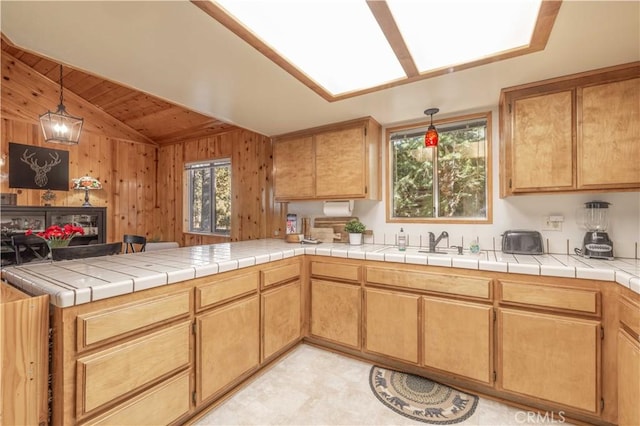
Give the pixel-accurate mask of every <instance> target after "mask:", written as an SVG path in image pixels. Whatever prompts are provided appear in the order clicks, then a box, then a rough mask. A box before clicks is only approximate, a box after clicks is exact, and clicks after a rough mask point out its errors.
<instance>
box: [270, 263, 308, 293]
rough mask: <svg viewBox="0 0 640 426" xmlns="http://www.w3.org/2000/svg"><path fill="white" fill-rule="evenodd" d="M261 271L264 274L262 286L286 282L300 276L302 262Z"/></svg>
mask: <svg viewBox="0 0 640 426" xmlns="http://www.w3.org/2000/svg"><path fill="white" fill-rule="evenodd" d="M260 273H261V274H262V288H265V287H269V286H272V285H275V284H279V283H284V282H287V281H291V280H293V279H295V278H298V277H299V276H300V262H296V263H291V264H288V265H282V266H276V267H275V268H269V269H265V270H264V271H260Z"/></svg>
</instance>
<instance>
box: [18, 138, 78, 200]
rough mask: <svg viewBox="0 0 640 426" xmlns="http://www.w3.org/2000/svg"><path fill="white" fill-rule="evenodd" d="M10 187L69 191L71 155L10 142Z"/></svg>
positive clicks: (56, 150) (60, 151)
mask: <svg viewBox="0 0 640 426" xmlns="http://www.w3.org/2000/svg"><path fill="white" fill-rule="evenodd" d="M9 187H10V188H27V189H53V190H58V191H68V190H69V152H68V151H63V150H59V149H49V148H41V147H37V146H32V145H23V144H19V143H13V142H9Z"/></svg>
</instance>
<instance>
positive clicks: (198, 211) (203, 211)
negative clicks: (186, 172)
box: [190, 168, 211, 232]
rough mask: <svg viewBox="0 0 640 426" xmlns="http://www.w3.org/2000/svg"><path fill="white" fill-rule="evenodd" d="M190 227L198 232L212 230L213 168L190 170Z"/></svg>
mask: <svg viewBox="0 0 640 426" xmlns="http://www.w3.org/2000/svg"><path fill="white" fill-rule="evenodd" d="M190 175H191V176H190V183H191V197H190V199H191V217H190V225H191V226H190V228H191V230H192V231H197V232H210V231H211V169H209V168H206V169H205V168H203V169H196V170H191V171H190Z"/></svg>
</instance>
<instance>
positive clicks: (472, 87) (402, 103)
mask: <svg viewBox="0 0 640 426" xmlns="http://www.w3.org/2000/svg"><path fill="white" fill-rule="evenodd" d="M194 3H195V2H194ZM463 3H464V2H462V4H463ZM0 18H1V25H2V26H1V29H2V33H3V34H4V35H5V36H6V37H7V38H8V40H10V42H11V43H12V44H13V46H8V45H3V51H6V52H7V53H10V54H11V55H14V56H15V57H16V58H18V59H19V60H21V61H24V62H25V63H27V64H28V65H29V66H31V67H33V68H34V69H36V70H37V71H38V72H42V73H43V74H44V75H46V76H47V77H48V78H49V79H51V80H52V81H58V77H57V69H56V67H55V63H62V64H64V65H65V73H66V75H65V87H67V88H68V89H69V90H71V91H73V92H74V93H76V94H78V95H79V96H81V97H83V98H85V99H87V100H89V101H91V102H92V103H94V104H95V105H97V106H98V107H100V108H101V109H103V110H104V111H106V112H108V113H109V114H110V115H112V116H113V117H115V118H117V119H118V120H121V121H123V122H124V123H126V124H128V125H129V126H130V127H131V128H133V129H136V130H138V131H139V132H140V133H142V134H144V135H145V136H147V137H148V138H150V139H152V140H153V141H155V142H157V143H170V142H173V141H176V140H178V139H184V138H186V137H192V136H193V135H197V134H198V132H199V131H200V132H202V131H204V132H209V131H211V132H215V131H227V130H229V129H231V128H233V126H240V127H243V128H246V129H249V130H253V131H256V132H258V133H261V134H264V135H267V136H274V135H278V134H282V133H286V132H291V131H295V130H300V129H305V128H310V127H316V126H321V125H324V124H327V123H332V122H337V121H345V120H350V119H353V118H357V117H363V116H373V117H374V118H375V119H376V120H378V121H379V122H380V123H381V124H383V125H384V126H388V125H396V124H400V123H406V122H411V121H417V120H424V119H425V116H424V115H423V111H424V110H425V109H426V108H430V107H438V108H440V113H439V116H440V117H443V118H444V117H448V116H453V115H459V114H463V113H468V112H475V111H481V110H486V109H494V108H496V106H497V104H498V98H499V94H500V89H501V88H503V87H509V86H514V85H519V84H524V83H529V82H533V81H540V80H544V79H548V78H553V77H557V76H562V75H567V74H572V73H576V72H581V71H587V70H592V69H597V68H602V67H606V66H611V65H617V64H622V63H628V62H633V61H638V60H640V2H638V1H572V0H565V1H564V2H562V4H561V6H560V10H559V12H558V14H557V17H556V19H555V23H554V25H553V29H552V31H551V34H550V36H549V40H548V42H547V45H546V46H545V48H544V50H542V51H538V52H535V53H531V54H527V55H523V56H518V57H513V58H507V59H504V60H501V61H498V62H489V63H485V64H481V65H479V66H476V67H474V68H467V69H461V70H457V71H452V70H449V71H452V72H449V71H447V72H446V73H442V74H440V75H435V76H433V77H431V78H426V79H420V80H418V81H414V82H410V83H407V84H403V85H401V86H394V87H388V88H384V89H383V90H378V91H375V92H370V93H365V94H362V95H359V96H353V97H350V98H348V99H343V100H339V101H335V102H328V101H327V100H326V99H324V98H323V97H322V96H320V95H318V93H316V92H315V91H314V90H312V89H310V88H309V87H308V86H306V85H305V84H302V83H301V82H300V80H298V79H297V78H295V77H294V76H292V75H291V74H290V73H288V72H286V71H285V70H284V69H283V68H281V67H280V66H279V65H277V64H276V63H274V62H273V61H272V60H271V59H269V58H268V57H267V56H265V55H263V54H262V53H261V52H260V51H258V50H256V48H255V47H254V46H251V45H249V44H248V43H247V42H245V41H244V40H243V39H241V38H240V37H238V35H236V34H235V33H234V32H233V31H231V30H229V29H228V28H227V27H225V26H224V25H222V24H221V23H220V22H218V21H217V20H215V19H213V18H212V17H211V16H209V15H208V14H207V13H205V12H204V11H203V10H202V9H201V8H200V7H198V6H197V5H195V4H193V3H192V2H188V1H184V0H183V1H126V2H120V1H90V2H87V1H84V2H69V1H41V2H40V1H38V2H31V1H8V0H3V1H2V2H0ZM427 21H428V20H426V19H425V22H427ZM330 27H331V25H330V23H327V28H328V30H330ZM481 30H482V25H481V24H480V25H479V26H478V28H469V29H466V30H465V31H462V32H460V31H458V32H456V33H451V34H447V35H443V36H450V37H453V36H455V37H459V36H467V37H473V33H474V31H481ZM292 36H295V35H292ZM425 40H426V42H428V43H434V42H436V43H437V37H434V38H426V37H425ZM40 70H42V71H40ZM54 106H55V105H53V106H52V108H53V107H54ZM436 118H438V117H436Z"/></svg>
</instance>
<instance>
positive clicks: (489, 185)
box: [384, 111, 493, 225]
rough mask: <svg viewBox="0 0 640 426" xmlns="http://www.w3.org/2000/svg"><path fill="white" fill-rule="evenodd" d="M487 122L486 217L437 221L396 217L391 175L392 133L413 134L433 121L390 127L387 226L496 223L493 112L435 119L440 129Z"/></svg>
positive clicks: (427, 120)
mask: <svg viewBox="0 0 640 426" xmlns="http://www.w3.org/2000/svg"><path fill="white" fill-rule="evenodd" d="M479 119H486V121H487V130H486V147H485V149H486V151H485V152H486V166H485V170H486V173H485V181H486V211H487V214H486V217H485V218H467V217H461V218H455V217H434V218H417V217H393V216H392V215H391V214H392V210H393V184H392V181H391V179H392V176H393V161H392V159H393V154H392V149H393V148H392V144H391V134H392V133H395V132H399V131H411V130H416V129H419V128H421V127H428V126H429V124H430V123H431V120H430V119H426V120H421V121H419V122H414V123H411V124H404V125H399V126H394V127H389V128H387V129H386V132H385V144H386V145H385V152H386V176H385V182H384V187H385V194H386V200H385V204H386V206H385V207H386V209H385V210H386V222H387V223H439V224H440V223H447V224H484V225H490V224H492V223H493V150H492V139H493V122H492V113H491V111H485V112H480V113H475V114H467V115H462V116H454V117H449V118H444V119H441V120H434V122H433V125H434V126H436V128H438V127H439V126H444V125H447V124H454V123H458V122H464V121H472V120H479Z"/></svg>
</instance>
